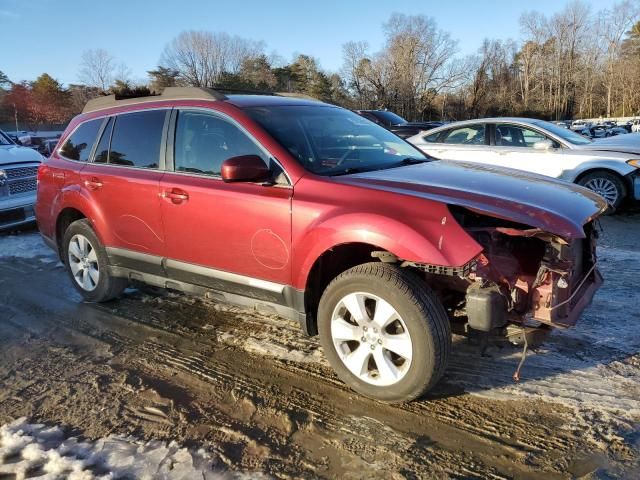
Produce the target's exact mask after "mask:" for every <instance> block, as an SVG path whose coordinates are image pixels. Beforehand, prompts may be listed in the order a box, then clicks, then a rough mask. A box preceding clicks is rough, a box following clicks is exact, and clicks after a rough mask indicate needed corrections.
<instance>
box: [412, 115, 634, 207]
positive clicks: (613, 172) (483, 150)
mask: <svg viewBox="0 0 640 480" xmlns="http://www.w3.org/2000/svg"><path fill="white" fill-rule="evenodd" d="M622 137H627V138H625V141H621V140H618V139H619V138H622ZM407 141H409V142H411V143H412V144H414V145H415V146H416V147H418V148H419V149H420V150H422V151H423V152H425V153H426V154H427V155H429V156H431V157H434V158H438V159H442V160H460V161H465V162H478V163H484V164H487V165H496V166H500V167H509V168H515V169H518V170H524V171H527V172H534V173H539V174H541V175H547V176H549V177H555V178H559V179H562V180H566V181H569V182H573V183H577V184H579V185H583V186H585V187H587V188H589V189H591V190H593V191H595V192H596V193H598V194H600V195H601V196H602V197H604V198H605V199H606V200H607V201H608V202H609V204H611V206H612V207H613V208H618V207H619V206H620V205H621V204H622V203H623V202H624V200H625V199H627V198H629V199H636V200H640V134H629V135H622V136H621V137H611V138H608V139H602V140H590V139H588V138H585V137H583V136H582V135H579V134H577V133H575V132H572V131H571V130H568V129H566V128H562V127H560V126H558V125H554V124H553V123H550V122H545V121H543V120H534V119H528V118H484V119H480V120H467V121H463V122H455V123H450V124H447V125H444V126H442V127H438V128H435V129H433V130H429V131H426V132H421V133H419V134H417V135H414V136H413V137H410V138H408V139H407Z"/></svg>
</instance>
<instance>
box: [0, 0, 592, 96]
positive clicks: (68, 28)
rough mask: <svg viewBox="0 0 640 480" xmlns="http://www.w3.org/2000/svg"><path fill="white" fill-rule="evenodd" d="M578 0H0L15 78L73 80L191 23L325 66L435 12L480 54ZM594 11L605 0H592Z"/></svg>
mask: <svg viewBox="0 0 640 480" xmlns="http://www.w3.org/2000/svg"><path fill="white" fill-rule="evenodd" d="M567 3H568V1H559V0H536V1H535V2H526V3H525V2H520V1H515V0H491V1H478V0H455V1H450V0H438V1H426V0H413V1H404V0H395V1H382V0H370V1H361V0H352V1H347V0H343V1H337V0H314V1H311V2H307V1H304V0H297V1H290V0H281V1H278V0H262V1H253V0H244V1H233V0H225V1H204V0H178V1H171V2H169V1H165V0H155V1H153V2H148V1H144V2H143V1H138V0H128V1H123V0H109V1H107V2H93V1H91V0H84V1H81V0H0V71H3V72H5V73H6V74H7V75H8V76H9V78H10V79H11V80H13V81H19V80H23V79H26V80H32V79H34V78H35V77H37V76H38V75H39V74H40V73H42V72H47V73H49V74H51V75H52V76H53V77H55V78H57V79H58V80H60V81H61V82H63V83H72V82H76V81H77V72H78V64H79V62H80V56H81V55H82V52H83V51H84V50H86V49H89V48H104V49H106V50H108V51H109V52H110V53H111V54H112V55H114V56H115V57H116V58H117V60H118V61H119V62H124V63H125V64H126V65H127V66H128V67H129V68H130V70H131V71H132V73H133V77H134V78H140V79H141V78H145V77H146V74H145V72H146V71H147V70H149V69H151V68H153V67H155V66H156V65H157V62H158V60H159V58H160V54H161V52H162V49H163V48H164V46H165V44H166V43H167V42H168V41H169V40H170V39H172V38H173V37H174V36H176V35H177V34H178V33H180V32H181V31H182V30H211V31H226V32H228V33H230V34H236V35H240V36H243V37H246V38H250V39H253V40H262V41H264V42H265V45H266V53H270V52H271V51H276V52H277V53H278V54H280V55H281V56H282V57H284V59H285V60H289V59H291V57H292V56H293V55H294V54H295V53H306V54H309V55H312V56H314V57H316V58H317V59H318V60H319V61H320V64H321V66H322V67H323V68H325V69H328V70H332V71H336V70H338V69H339V68H340V66H341V64H342V45H343V44H344V43H345V42H347V41H350V40H366V41H368V42H369V44H370V45H371V47H372V50H373V51H375V50H376V49H378V48H379V47H380V46H381V45H382V42H383V33H382V24H383V23H384V22H385V21H386V20H387V19H388V18H389V16H390V15H391V14H392V13H393V12H400V13H404V14H408V15H415V14H424V15H428V16H431V17H434V18H435V20H436V21H437V23H438V25H439V26H440V27H441V28H442V29H444V30H446V31H448V32H449V33H450V34H451V36H452V37H453V38H454V39H456V40H458V42H459V50H460V53H461V54H463V55H464V54H469V53H474V52H475V51H476V50H477V48H478V47H479V46H480V43H481V42H482V40H483V39H484V38H487V37H489V38H503V39H506V38H514V39H517V38H518V37H519V21H518V20H519V18H520V16H521V15H522V14H523V13H525V12H527V11H530V10H531V9H535V10H538V11H541V12H545V13H547V14H548V13H551V12H556V11H559V10H561V9H562V8H563V7H564V6H565V5H566V4H567ZM587 3H588V4H591V5H592V8H593V9H594V10H597V9H598V3H599V4H600V5H602V3H601V2H595V1H594V0H589V1H587Z"/></svg>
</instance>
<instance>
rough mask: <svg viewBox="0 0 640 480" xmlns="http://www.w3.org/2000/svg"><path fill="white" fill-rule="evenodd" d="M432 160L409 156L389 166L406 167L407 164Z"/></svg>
mask: <svg viewBox="0 0 640 480" xmlns="http://www.w3.org/2000/svg"><path fill="white" fill-rule="evenodd" d="M430 161H431V160H429V159H427V158H414V157H407V158H403V159H402V160H400V161H399V162H397V163H394V164H392V165H389V166H388V167H387V168H397V167H405V166H407V165H418V164H420V163H427V162H430Z"/></svg>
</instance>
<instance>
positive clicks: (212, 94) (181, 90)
mask: <svg viewBox="0 0 640 480" xmlns="http://www.w3.org/2000/svg"><path fill="white" fill-rule="evenodd" d="M226 99H227V96H226V95H224V94H223V93H220V92H219V91H217V90H214V89H212V88H202V87H167V88H165V89H164V91H163V92H162V94H161V95H145V96H141V97H128V98H123V99H119V98H118V97H116V95H107V96H105V97H98V98H94V99H93V100H89V101H88V102H87V104H86V105H85V106H84V108H83V109H82V113H88V112H95V111H97V110H104V109H105V108H112V107H119V106H121V105H133V104H138V103H146V102H157V101H160V100H226Z"/></svg>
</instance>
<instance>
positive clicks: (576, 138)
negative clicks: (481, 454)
mask: <svg viewBox="0 0 640 480" xmlns="http://www.w3.org/2000/svg"><path fill="white" fill-rule="evenodd" d="M533 124H534V125H537V126H539V127H541V128H544V129H545V130H547V131H549V132H551V133H553V134H554V135H556V136H558V137H560V138H562V139H563V140H565V141H567V142H569V143H571V144H573V145H588V144H589V143H591V140H589V139H588V138H587V137H583V136H582V135H580V134H579V133H576V132H574V131H572V130H568V129H566V128H562V127H559V126H558V125H554V124H553V123H550V122H544V121H539V122H533Z"/></svg>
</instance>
